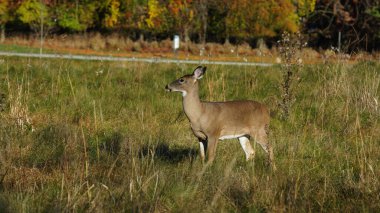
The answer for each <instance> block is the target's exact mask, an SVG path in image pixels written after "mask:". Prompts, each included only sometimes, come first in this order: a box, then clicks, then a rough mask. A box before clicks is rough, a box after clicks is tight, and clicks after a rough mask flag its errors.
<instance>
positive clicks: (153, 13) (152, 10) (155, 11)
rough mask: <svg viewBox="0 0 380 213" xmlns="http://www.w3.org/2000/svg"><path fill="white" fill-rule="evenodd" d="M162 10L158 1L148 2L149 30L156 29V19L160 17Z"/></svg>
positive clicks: (147, 20) (147, 21)
mask: <svg viewBox="0 0 380 213" xmlns="http://www.w3.org/2000/svg"><path fill="white" fill-rule="evenodd" d="M160 12H161V9H160V6H159V2H158V0H149V1H148V18H147V19H146V24H147V25H148V27H149V28H153V27H154V19H156V18H157V17H158V16H159V15H160Z"/></svg>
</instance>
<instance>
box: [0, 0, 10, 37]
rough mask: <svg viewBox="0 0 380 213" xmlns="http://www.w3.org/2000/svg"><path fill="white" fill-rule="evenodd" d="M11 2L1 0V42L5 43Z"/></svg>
mask: <svg viewBox="0 0 380 213" xmlns="http://www.w3.org/2000/svg"><path fill="white" fill-rule="evenodd" d="M9 5H10V3H9V0H0V28H1V38H0V42H4V40H5V25H6V24H7V23H8V21H9V20H10V17H11V16H10V13H9V8H10V7H9Z"/></svg>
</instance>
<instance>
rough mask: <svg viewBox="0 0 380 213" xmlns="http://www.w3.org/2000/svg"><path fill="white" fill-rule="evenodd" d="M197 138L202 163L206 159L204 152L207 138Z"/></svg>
mask: <svg viewBox="0 0 380 213" xmlns="http://www.w3.org/2000/svg"><path fill="white" fill-rule="evenodd" d="M198 139H199V151H200V154H201V159H202V163H204V162H205V159H206V155H205V153H206V152H207V140H203V139H201V138H198Z"/></svg>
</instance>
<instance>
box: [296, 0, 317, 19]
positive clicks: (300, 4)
mask: <svg viewBox="0 0 380 213" xmlns="http://www.w3.org/2000/svg"><path fill="white" fill-rule="evenodd" d="M315 3H316V0H297V13H298V15H299V16H301V17H302V16H308V15H309V14H310V13H312V12H313V11H314V9H315Z"/></svg>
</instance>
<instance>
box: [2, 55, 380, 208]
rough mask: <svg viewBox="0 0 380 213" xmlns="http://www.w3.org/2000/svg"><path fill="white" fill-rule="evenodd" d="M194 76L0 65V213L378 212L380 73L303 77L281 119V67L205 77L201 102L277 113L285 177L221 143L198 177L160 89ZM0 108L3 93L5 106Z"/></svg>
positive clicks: (370, 68) (114, 66) (32, 63)
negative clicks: (237, 102) (242, 103)
mask: <svg viewBox="0 0 380 213" xmlns="http://www.w3.org/2000/svg"><path fill="white" fill-rule="evenodd" d="M193 68H194V67H192V66H187V65H167V64H140V63H108V62H107V63H105V62H80V61H68V60H47V59H44V60H39V59H25V58H3V59H2V60H1V61H0V93H1V94H3V95H4V98H0V101H1V103H0V108H1V112H0V117H1V118H0V119H1V122H0V209H1V211H5V212H7V211H8V212H55V211H65V212H66V211H67V212H70V211H75V212H94V211H95V212H114V211H118V212H119V211H121V212H130V211H133V212H136V211H139V212H140V211H141V212H220V211H228V212H230V211H239V212H240V211H242V212H278V211H287V212H294V211H296V212H306V211H312V212H315V211H322V212H341V211H343V212H346V211H350V212H362V211H364V212H373V211H376V210H378V209H379V208H380V183H379V181H380V180H379V177H380V162H379V156H380V123H379V121H380V116H379V115H380V107H379V101H380V100H379V94H380V87H379V86H380V65H379V64H376V63H373V62H367V63H366V62H363V63H359V64H357V65H345V64H327V65H313V66H306V67H304V68H302V69H301V70H300V72H299V74H298V77H299V80H298V81H297V82H296V83H295V84H294V94H295V99H294V100H295V101H294V103H293V104H292V106H291V112H290V117H289V119H288V120H286V121H284V120H282V119H281V118H280V115H281V111H280V109H279V108H278V104H279V103H280V97H281V94H280V92H281V88H280V85H281V76H282V75H281V68H280V67H268V68H257V67H233V66H208V69H207V70H208V72H207V73H206V76H205V77H204V78H203V79H202V82H201V98H202V99H203V100H214V101H216V100H218V101H220V100H232V99H255V100H258V101H261V102H264V103H266V104H267V105H268V106H269V107H270V109H271V111H272V115H273V116H272V117H273V118H272V121H271V135H270V139H271V141H272V144H273V146H274V152H275V162H276V165H277V169H278V170H277V171H276V172H273V171H271V169H270V168H268V167H267V166H266V156H265V153H264V152H263V151H262V150H261V149H260V148H259V147H257V155H256V158H255V160H254V162H245V160H244V159H245V156H244V152H243V151H242V150H241V148H240V144H239V143H238V142H237V140H227V141H223V142H221V143H219V145H218V149H217V156H216V160H215V162H214V164H213V165H211V166H209V167H204V166H203V165H202V163H201V161H200V157H199V155H198V143H197V140H196V139H195V137H194V136H193V135H192V133H191V130H190V125H189V122H188V121H187V119H186V117H185V116H184V114H183V112H182V106H181V104H182V103H181V98H182V97H181V95H180V94H174V93H166V92H165V91H164V87H165V85H166V84H167V83H169V82H171V81H172V80H174V79H176V78H177V77H179V76H181V75H183V74H187V73H189V72H191V71H192V70H193ZM0 97H1V96H0Z"/></svg>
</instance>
